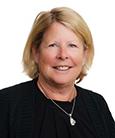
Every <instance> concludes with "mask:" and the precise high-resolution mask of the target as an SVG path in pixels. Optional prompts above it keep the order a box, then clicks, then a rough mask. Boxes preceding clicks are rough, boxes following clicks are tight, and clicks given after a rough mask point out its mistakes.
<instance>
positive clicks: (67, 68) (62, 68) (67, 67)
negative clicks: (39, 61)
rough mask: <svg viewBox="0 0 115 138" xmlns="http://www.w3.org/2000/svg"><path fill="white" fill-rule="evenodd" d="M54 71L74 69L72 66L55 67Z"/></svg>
mask: <svg viewBox="0 0 115 138" xmlns="http://www.w3.org/2000/svg"><path fill="white" fill-rule="evenodd" d="M53 68H54V69H56V70H58V71H67V70H69V69H70V68H72V66H68V65H60V66H55V67H53Z"/></svg>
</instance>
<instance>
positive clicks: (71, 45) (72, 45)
mask: <svg viewBox="0 0 115 138" xmlns="http://www.w3.org/2000/svg"><path fill="white" fill-rule="evenodd" d="M69 46H70V47H72V48H77V47H78V46H77V45H76V44H69Z"/></svg>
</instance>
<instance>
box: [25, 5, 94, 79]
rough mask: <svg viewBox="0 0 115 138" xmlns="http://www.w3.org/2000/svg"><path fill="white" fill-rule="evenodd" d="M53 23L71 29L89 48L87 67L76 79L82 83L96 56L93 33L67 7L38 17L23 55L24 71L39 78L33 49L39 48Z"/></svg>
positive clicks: (77, 15) (78, 16)
mask: <svg viewBox="0 0 115 138" xmlns="http://www.w3.org/2000/svg"><path fill="white" fill-rule="evenodd" d="M53 22H59V23H61V24H63V25H64V26H66V27H68V28H70V29H71V30H72V31H73V32H74V33H75V34H76V35H77V37H79V38H80V39H81V40H82V42H83V44H84V48H87V59H86V62H85V65H84V66H83V68H82V70H81V73H80V74H79V76H78V77H77V78H76V80H77V82H80V81H81V80H82V79H83V77H84V76H85V75H86V74H87V71H88V70H89V68H90V66H91V65H92V61H93V56H94V46H93V40H92V35H91V32H90V30H89V28H88V26H87V24H86V22H85V21H84V19H83V18H82V17H81V16H80V15H79V14H78V13H77V12H75V11H74V10H72V9H70V8H67V7H57V8H53V9H52V10H50V11H43V12H40V13H39V14H38V15H37V17H36V18H35V21H34V23H33V26H32V29H31V32H30V34H29V36H28V39H27V42H26V46H25V49H24V53H23V66H24V71H25V72H26V73H27V74H28V75H29V77H31V78H32V79H34V78H36V77H38V75H39V69H38V65H37V64H36V63H35V60H34V57H33V54H32V47H33V46H34V47H36V48H38V47H39V45H40V43H41V41H42V38H43V35H44V33H45V31H46V30H47V29H48V27H49V26H50V25H51V24H52V23H53Z"/></svg>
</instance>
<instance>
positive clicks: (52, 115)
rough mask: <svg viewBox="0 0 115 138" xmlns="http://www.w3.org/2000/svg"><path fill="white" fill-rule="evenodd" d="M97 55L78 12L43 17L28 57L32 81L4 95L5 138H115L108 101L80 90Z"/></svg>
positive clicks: (0, 95)
mask: <svg viewBox="0 0 115 138" xmlns="http://www.w3.org/2000/svg"><path fill="white" fill-rule="evenodd" d="M93 55H94V47H93V41H92V36H91V33H90V30H89V28H88V26H87V24H86V23H85V21H84V20H83V18H82V17H81V16H80V15H79V14H78V13H76V12H75V11H73V10H72V9H70V8H67V7H59V8H54V9H52V10H51V11H44V12H41V13H39V14H38V16H37V17H36V19H35V22H34V24H33V27H32V30H31V32H30V35H29V37H28V40H27V43H26V47H25V49H24V54H23V63H24V70H25V72H26V73H27V74H28V75H29V76H30V77H31V78H32V80H31V81H28V82H24V83H21V84H18V85H15V86H12V87H10V88H5V89H3V90H1V91H0V138H16V137H17V138H115V123H114V120H113V118H112V115H111V113H110V111H109V109H108V106H107V104H106V102H105V100H104V99H103V97H102V96H101V95H99V94H97V93H94V92H92V91H90V90H87V89H83V88H81V87H78V86H77V83H79V82H80V81H81V80H82V79H83V78H84V76H85V75H86V74H87V71H88V69H89V68H90V66H91V64H92V60H93Z"/></svg>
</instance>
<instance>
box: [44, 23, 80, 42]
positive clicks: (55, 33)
mask: <svg viewBox="0 0 115 138" xmlns="http://www.w3.org/2000/svg"><path fill="white" fill-rule="evenodd" d="M53 39H56V40H59V41H64V40H70V41H80V39H79V37H78V36H77V35H76V34H75V33H74V32H73V31H72V30H71V29H70V28H68V27H66V26H64V25H63V24H61V23H59V22H54V23H52V24H51V25H50V27H49V28H48V29H47V30H46V32H45V33H44V35H43V40H53Z"/></svg>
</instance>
